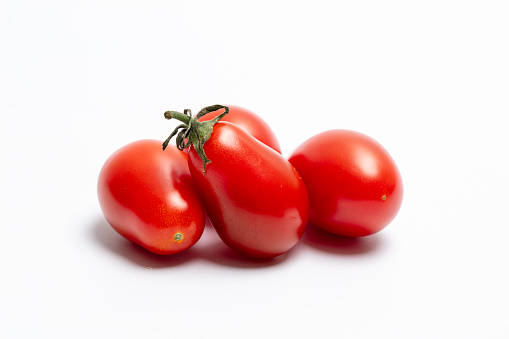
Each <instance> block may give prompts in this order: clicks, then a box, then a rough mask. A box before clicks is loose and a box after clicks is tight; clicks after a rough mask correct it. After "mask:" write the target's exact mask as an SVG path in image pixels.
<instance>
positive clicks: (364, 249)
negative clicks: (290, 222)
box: [301, 225, 382, 255]
mask: <svg viewBox="0 0 509 339" xmlns="http://www.w3.org/2000/svg"><path fill="white" fill-rule="evenodd" d="M301 241H302V242H304V243H305V244H307V245H309V246H311V247H314V248H317V249H319V250H321V251H325V252H329V253H335V254H343V255H361V254H367V253H371V252H374V251H376V250H377V249H379V248H380V245H381V244H382V238H381V236H380V235H379V234H373V235H370V236H366V237H361V238H350V237H343V236H340V235H335V234H332V233H329V232H326V231H323V230H321V229H319V228H317V227H315V226H313V225H308V226H307V228H306V232H305V233H304V235H303V236H302V240H301Z"/></svg>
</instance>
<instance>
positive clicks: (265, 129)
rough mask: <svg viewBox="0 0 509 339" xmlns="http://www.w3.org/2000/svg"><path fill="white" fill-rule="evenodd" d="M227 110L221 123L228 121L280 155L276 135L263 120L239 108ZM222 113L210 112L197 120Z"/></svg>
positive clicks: (204, 119)
mask: <svg viewBox="0 0 509 339" xmlns="http://www.w3.org/2000/svg"><path fill="white" fill-rule="evenodd" d="M228 108H229V112H228V114H227V115H226V116H224V117H223V118H222V119H221V121H228V122H231V123H233V124H235V125H237V126H239V127H240V128H242V129H243V130H244V131H246V132H247V133H249V134H251V135H252V136H253V137H255V138H256V139H258V140H259V141H261V142H262V143H264V144H265V145H267V146H269V147H270V148H272V149H273V150H275V151H276V152H278V153H281V147H280V146H279V142H278V140H277V138H276V135H275V134H274V132H273V131H272V129H271V128H270V126H269V125H268V124H267V123H266V122H265V120H263V119H262V118H261V117H260V116H259V115H257V114H255V113H253V112H251V111H249V110H247V109H245V108H242V107H239V106H230V105H228ZM223 112H224V109H220V110H217V111H214V112H210V113H207V114H206V115H204V116H203V117H201V118H200V119H198V120H199V121H206V120H209V119H212V118H214V117H216V116H218V115H220V114H221V113H223Z"/></svg>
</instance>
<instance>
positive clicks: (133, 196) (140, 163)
mask: <svg viewBox="0 0 509 339" xmlns="http://www.w3.org/2000/svg"><path fill="white" fill-rule="evenodd" d="M97 194H98V198H99V204H100V206H101V209H102V212H103V214H104V216H105V218H106V220H107V221H108V223H109V224H110V225H111V227H113V229H114V230H115V231H117V232H118V233H119V234H120V235H122V236H123V237H124V238H126V239H128V240H130V241H132V242H134V243H136V244H138V245H140V246H142V247H144V248H146V249H147V250H149V251H151V252H153V253H156V254H161V255H167V254H175V253H179V252H182V251H184V250H185V249H187V248H189V247H191V246H192V245H194V244H195V243H196V242H197V241H198V240H199V239H200V237H201V235H202V233H203V230H204V227H205V215H204V214H205V212H204V209H203V205H202V204H201V201H200V198H199V195H198V191H197V189H196V187H195V185H194V182H193V180H192V177H191V174H190V173H189V168H188V167H187V156H186V154H184V153H183V152H181V151H179V150H177V148H176V147H175V146H170V147H168V148H167V149H166V150H165V151H164V152H163V150H162V148H161V141H159V140H139V141H135V142H132V143H130V144H127V145H126V146H124V147H122V148H120V149H119V150H117V151H116V152H114V153H113V154H112V155H111V156H110V157H109V158H108V159H107V160H106V162H105V164H104V165H103V167H102V169H101V172H100V174H99V179H98V183H97ZM177 233H180V234H182V235H183V238H182V239H181V240H179V241H177V240H175V235H176V234H177Z"/></svg>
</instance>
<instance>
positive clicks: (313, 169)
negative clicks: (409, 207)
mask: <svg viewBox="0 0 509 339" xmlns="http://www.w3.org/2000/svg"><path fill="white" fill-rule="evenodd" d="M289 161H290V162H291V163H292V164H293V165H294V166H295V168H296V169H297V171H298V172H299V174H300V175H301V176H302V178H303V179H304V182H305V183H306V187H307V190H308V194H309V200H310V216H309V218H310V223H311V224H313V225H314V226H317V227H319V228H321V229H323V230H325V231H328V232H331V233H334V234H338V235H342V236H348V237H362V236H367V235H371V234H374V233H377V232H379V231H381V230H382V229H383V228H385V227H386V226H387V225H388V224H389V223H390V222H391V221H392V220H393V219H394V218H395V217H396V215H397V213H398V211H399V209H400V206H401V203H402V200H403V182H402V179H401V175H400V172H399V170H398V167H397V166H396V163H395V162H394V160H393V159H392V157H391V156H390V154H389V153H388V152H387V151H386V150H385V149H384V148H383V146H382V145H380V144H379V143H378V142H377V141H375V140H374V139H372V138H370V137H368V136H366V135H364V134H362V133H359V132H354V131H349V130H330V131H326V132H323V133H320V134H318V135H315V136H314V137H311V138H310V139H308V140H307V141H305V142H304V143H303V144H301V145H300V146H299V147H298V148H297V149H296V150H295V151H294V152H293V154H292V155H291V156H290V158H289Z"/></svg>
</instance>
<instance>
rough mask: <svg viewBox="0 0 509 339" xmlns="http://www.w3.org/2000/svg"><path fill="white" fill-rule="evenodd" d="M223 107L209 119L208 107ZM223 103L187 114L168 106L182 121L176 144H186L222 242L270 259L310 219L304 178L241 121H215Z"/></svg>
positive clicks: (292, 242) (191, 167)
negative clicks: (194, 114)
mask: <svg viewBox="0 0 509 339" xmlns="http://www.w3.org/2000/svg"><path fill="white" fill-rule="evenodd" d="M221 108H224V109H225V111H224V112H223V113H221V114H220V115H219V116H216V117H215V118H214V119H212V120H210V121H205V122H200V121H198V120H197V119H199V118H200V117H201V116H202V115H203V114H202V113H206V112H207V111H212V110H217V109H221ZM226 114H228V109H227V108H226V107H225V106H221V105H215V106H210V107H206V108H205V109H204V110H202V111H200V113H198V115H197V118H191V115H190V112H189V111H188V110H186V113H185V114H182V113H179V112H175V111H168V112H166V113H165V117H166V118H167V119H172V118H174V119H178V120H180V121H182V122H183V123H184V124H182V125H180V126H179V127H177V128H176V129H175V131H174V132H173V133H172V134H171V135H170V137H169V138H168V139H166V141H165V143H164V144H163V147H164V146H165V145H167V143H168V142H169V140H170V139H171V137H172V136H173V135H175V134H176V133H177V132H178V130H179V129H181V131H180V132H178V135H177V147H178V148H179V149H182V148H184V147H189V146H190V144H188V142H187V141H186V138H189V139H190V142H191V144H192V146H190V150H189V157H188V164H189V170H190V171H191V175H192V176H193V179H194V180H195V183H196V186H197V187H198V190H199V192H200V196H201V198H202V201H203V204H204V206H205V209H206V212H207V215H208V217H209V219H210V221H211V223H212V225H213V227H214V228H215V230H216V231H217V233H218V235H219V236H220V238H221V239H222V240H223V242H224V243H225V244H226V245H228V246H229V247H230V248H232V249H233V250H235V251H237V252H238V253H240V254H243V255H245V256H247V257H250V258H254V259H268V258H273V257H276V256H278V255H281V254H283V253H285V252H287V251H289V250H290V249H291V248H293V247H294V246H295V245H296V244H297V242H298V241H299V239H300V238H301V236H302V234H303V233H304V230H305V227H306V225H307V221H308V215H309V198H308V194H307V191H306V187H305V185H304V182H303V181H302V179H301V178H300V177H299V175H298V173H297V172H296V171H295V169H294V167H293V166H292V165H291V164H290V162H288V160H287V159H285V158H284V157H283V156H282V155H281V154H279V153H278V152H276V151H275V150H273V149H271V148H270V147H267V146H266V145H264V144H263V143H261V142H260V141H258V140H257V139H255V138H254V137H253V136H252V135H251V134H249V133H247V132H246V131H245V130H243V129H242V128H240V127H239V126H237V125H235V124H233V123H230V122H226V121H225V122H223V121H219V119H221V118H222V117H223V116H224V115H226Z"/></svg>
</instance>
